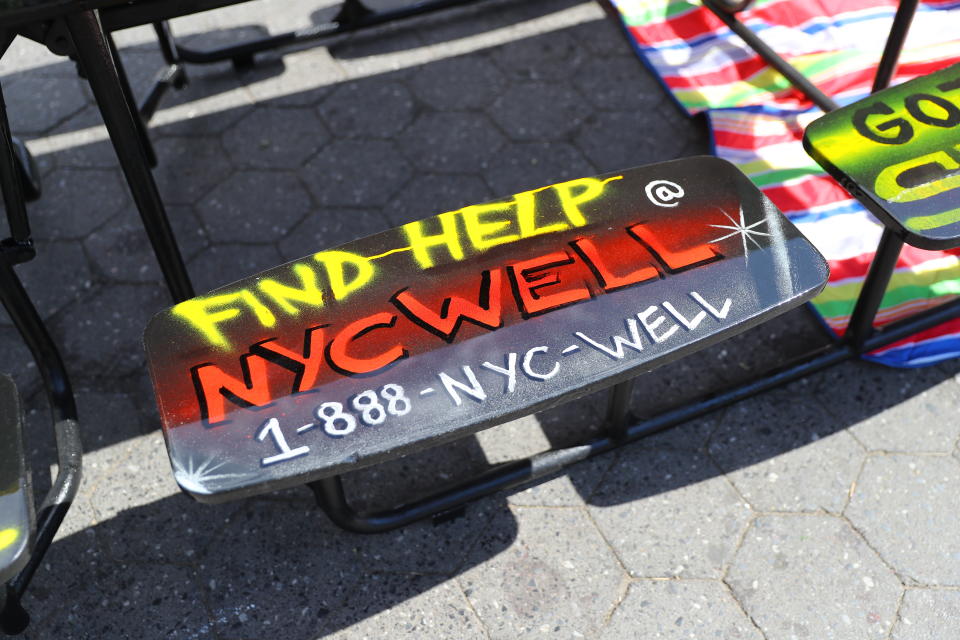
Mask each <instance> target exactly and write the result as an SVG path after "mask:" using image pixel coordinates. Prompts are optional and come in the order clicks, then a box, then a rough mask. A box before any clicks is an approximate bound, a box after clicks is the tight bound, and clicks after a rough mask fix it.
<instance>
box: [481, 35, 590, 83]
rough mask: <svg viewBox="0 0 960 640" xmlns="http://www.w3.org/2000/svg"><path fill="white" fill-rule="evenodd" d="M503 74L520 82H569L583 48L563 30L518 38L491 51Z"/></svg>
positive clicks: (579, 61)
mask: <svg viewBox="0 0 960 640" xmlns="http://www.w3.org/2000/svg"><path fill="white" fill-rule="evenodd" d="M490 57H491V58H492V59H493V61H494V62H496V64H497V66H498V67H500V69H501V70H502V71H503V72H504V73H505V74H507V75H509V76H511V77H514V78H520V79H524V80H562V81H569V80H571V79H572V78H573V76H574V75H575V72H576V70H577V68H578V67H579V65H580V63H581V62H582V61H583V59H584V55H583V49H582V48H581V47H580V46H579V45H578V44H577V43H576V42H575V41H574V40H573V38H571V37H570V36H569V35H568V34H566V33H565V32H563V31H552V32H551V33H546V34H538V35H534V36H528V37H526V38H520V39H517V40H514V41H512V42H508V43H506V44H504V45H501V46H499V47H496V48H494V49H492V50H491V52H490Z"/></svg>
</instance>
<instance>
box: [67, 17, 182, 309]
mask: <svg viewBox="0 0 960 640" xmlns="http://www.w3.org/2000/svg"><path fill="white" fill-rule="evenodd" d="M66 24H67V29H68V30H69V31H70V36H71V37H72V39H73V45H74V49H75V53H76V55H77V61H78V63H79V64H80V67H81V69H82V70H83V72H84V75H86V77H87V81H88V82H89V83H90V88H91V89H92V91H93V95H94V97H95V98H96V100H97V106H98V107H99V108H100V113H101V115H102V116H103V122H104V124H105V125H106V126H107V132H108V133H109V134H110V140H111V142H112V143H113V148H114V150H115V151H116V153H117V158H118V159H119V160H120V166H121V168H122V169H123V173H124V175H125V176H126V179H127V185H128V186H129V187H130V191H131V193H132V194H133V200H134V202H135V203H136V205H137V209H138V210H139V211H140V217H141V218H142V220H143V226H144V228H145V229H146V231H147V236H149V238H150V243H151V244H152V245H153V251H154V253H155V254H156V256H157V261H158V262H159V263H160V269H161V270H162V271H163V276H164V278H165V279H166V281H167V287H169V289H170V294H171V295H172V297H173V299H174V301H176V302H180V301H182V300H186V299H188V298H192V297H193V295H194V293H193V286H192V285H191V283H190V277H189V275H188V274H187V269H186V267H185V266H184V264H183V258H182V257H181V256H180V248H179V247H178V246H177V241H176V239H175V238H174V236H173V231H172V229H171V228H170V221H169V220H168V219H167V213H166V211H165V210H164V207H163V202H162V201H161V199H160V193H159V191H158V190H157V184H156V182H154V180H153V174H152V173H151V172H150V166H149V164H148V162H147V155H146V152H145V151H144V149H143V145H142V144H141V139H140V134H139V132H138V130H137V123H136V120H135V118H136V116H135V115H134V114H133V113H132V112H131V111H130V107H129V105H128V104H127V100H126V98H125V97H124V94H123V87H122V86H121V83H120V79H119V77H118V75H117V67H116V65H115V64H114V60H113V56H112V55H111V53H110V44H109V42H108V39H107V37H106V35H105V34H104V31H103V27H102V26H101V24H100V16H99V15H98V12H96V11H82V12H80V13H76V14H72V15H70V16H68V17H67V18H66Z"/></svg>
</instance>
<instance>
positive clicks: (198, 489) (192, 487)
mask: <svg viewBox="0 0 960 640" xmlns="http://www.w3.org/2000/svg"><path fill="white" fill-rule="evenodd" d="M213 461H214V459H213V458H208V459H207V460H206V461H204V462H203V463H201V464H200V465H199V466H197V467H194V461H193V456H189V457H188V459H187V466H186V467H184V466H183V463H181V462H180V460H178V459H176V458H174V459H173V475H174V477H175V478H176V479H177V482H178V483H180V486H181V487H183V488H184V489H187V490H188V491H191V492H193V493H210V490H209V489H208V488H206V486H205V482H209V481H210V480H223V479H225V478H241V477H243V476H244V475H245V474H242V473H213V472H214V471H216V470H217V469H219V468H221V467H222V466H224V465H225V464H227V463H226V462H221V463H219V464H214V465H213V466H210V465H211V464H212V463H213Z"/></svg>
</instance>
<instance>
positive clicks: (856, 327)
mask: <svg viewBox="0 0 960 640" xmlns="http://www.w3.org/2000/svg"><path fill="white" fill-rule="evenodd" d="M902 248H903V240H902V239H901V238H900V237H899V236H897V235H896V234H894V233H893V232H892V231H890V229H888V228H887V227H884V229H883V235H881V236H880V244H878V245H877V252H876V253H875V254H874V256H873V260H872V261H871V262H870V270H869V271H868V272H867V277H866V279H865V280H864V281H863V288H862V289H860V295H858V296H857V303H856V305H855V306H854V308H853V313H852V314H850V322H849V324H848V325H847V331H846V333H845V334H844V336H843V337H844V341H846V342H847V343H848V344H849V345H850V346H851V347H852V348H853V349H854V351H856V352H858V353H862V352H863V346H864V344H865V343H866V340H867V338H869V337H870V334H871V333H873V321H874V319H875V318H876V316H877V310H878V309H879V308H880V303H881V301H882V300H883V294H884V293H886V291H887V285H888V284H890V277H891V276H892V275H893V270H894V269H895V268H896V266H897V258H899V257H900V249H902Z"/></svg>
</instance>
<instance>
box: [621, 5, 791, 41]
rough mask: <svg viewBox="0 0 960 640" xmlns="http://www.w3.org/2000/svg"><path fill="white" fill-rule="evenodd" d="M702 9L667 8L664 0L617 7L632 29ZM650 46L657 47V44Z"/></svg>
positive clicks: (754, 6)
mask: <svg viewBox="0 0 960 640" xmlns="http://www.w3.org/2000/svg"><path fill="white" fill-rule="evenodd" d="M776 1H777V0H757V1H756V2H754V3H753V5H752V8H756V7H762V6H764V5H768V4H770V3H771V2H776ZM623 4H627V5H629V6H627V7H624V6H622V5H623ZM700 7H701V5H700V4H699V3H693V2H688V1H687V0H680V1H679V2H676V1H674V2H668V3H667V5H666V6H664V4H663V2H662V0H649V1H647V2H630V3H622V4H619V5H617V9H619V11H620V15H621V16H622V17H623V21H624V22H625V23H626V24H627V25H628V26H631V27H640V26H645V25H648V24H650V23H652V22H663V21H664V20H669V19H670V18H673V17H675V16H678V15H681V14H684V13H687V12H689V11H696V10H698V9H700ZM644 44H646V43H644ZM650 44H651V45H652V46H656V44H655V43H650Z"/></svg>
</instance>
